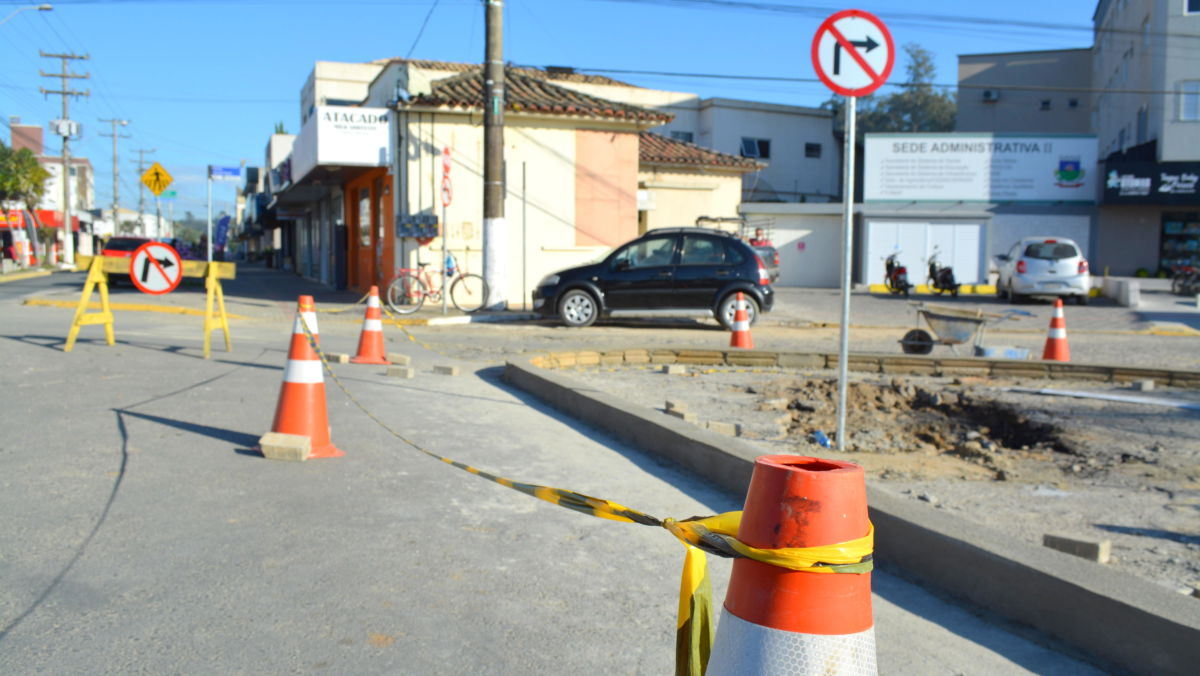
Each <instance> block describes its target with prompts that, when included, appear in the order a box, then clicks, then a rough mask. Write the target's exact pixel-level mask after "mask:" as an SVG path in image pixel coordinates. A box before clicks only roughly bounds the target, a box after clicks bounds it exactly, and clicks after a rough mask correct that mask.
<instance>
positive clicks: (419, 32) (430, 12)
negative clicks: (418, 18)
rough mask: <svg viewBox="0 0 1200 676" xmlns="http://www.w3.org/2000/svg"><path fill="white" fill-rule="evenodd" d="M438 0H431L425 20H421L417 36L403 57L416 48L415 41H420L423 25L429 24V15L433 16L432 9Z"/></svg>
mask: <svg viewBox="0 0 1200 676" xmlns="http://www.w3.org/2000/svg"><path fill="white" fill-rule="evenodd" d="M437 6H438V0H433V5H432V6H431V7H430V8H429V12H428V13H427V14H425V20H424V21H422V22H421V30H419V31H417V37H416V39H414V40H413V43H412V47H409V48H408V53H407V54H405V55H404V58H406V59H407V58H409V57H411V56H412V53H413V50H415V49H416V48H417V43H418V42H420V41H421V36H422V35H424V34H425V27H426V26H428V25H429V17H431V16H433V10H435V9H437Z"/></svg>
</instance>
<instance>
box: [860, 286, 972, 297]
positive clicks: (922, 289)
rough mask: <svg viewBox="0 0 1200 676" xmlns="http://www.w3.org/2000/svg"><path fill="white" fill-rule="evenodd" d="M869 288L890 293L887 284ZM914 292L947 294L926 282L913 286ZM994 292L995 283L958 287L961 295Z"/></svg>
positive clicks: (876, 291)
mask: <svg viewBox="0 0 1200 676" xmlns="http://www.w3.org/2000/svg"><path fill="white" fill-rule="evenodd" d="M867 290H868V291H870V292H871V293H889V291H888V288H887V286H886V285H884V284H871V285H870V286H869V287H868V289H867ZM912 293H914V294H921V295H927V296H937V295H945V294H937V293H935V292H934V291H933V290H932V289H930V288H929V287H928V286H926V285H924V284H918V285H917V286H915V287H913V289H912ZM994 293H996V287H995V285H993V284H963V285H961V286H959V287H958V295H960V296H963V295H966V296H986V295H990V294H994Z"/></svg>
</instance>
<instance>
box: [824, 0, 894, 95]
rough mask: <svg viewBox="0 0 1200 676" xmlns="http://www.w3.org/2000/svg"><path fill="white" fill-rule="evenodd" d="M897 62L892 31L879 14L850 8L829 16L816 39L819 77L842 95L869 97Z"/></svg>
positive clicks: (886, 77) (890, 72)
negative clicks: (880, 18)
mask: <svg viewBox="0 0 1200 676" xmlns="http://www.w3.org/2000/svg"><path fill="white" fill-rule="evenodd" d="M895 61H896V46H895V44H893V43H892V34H891V33H890V32H889V31H888V29H887V26H885V25H883V22H882V21H880V20H879V17H877V16H875V15H874V14H871V13H870V12H864V11H862V10H860V9H847V10H843V11H841V12H838V13H836V14H834V15H833V16H831V17H829V18H828V19H825V22H824V23H822V24H821V27H820V28H818V29H817V34H816V35H814V36H813V41H812V63H813V68H814V69H815V70H816V71H817V77H819V78H821V82H824V83H825V86H826V87H829V88H830V89H832V90H833V91H835V92H837V93H838V94H841V95H842V96H866V95H867V94H870V93H871V92H873V91H875V90H876V89H879V87H880V86H882V85H883V83H884V82H886V81H887V79H888V76H889V75H891V74H892V66H893V65H894V64H895Z"/></svg>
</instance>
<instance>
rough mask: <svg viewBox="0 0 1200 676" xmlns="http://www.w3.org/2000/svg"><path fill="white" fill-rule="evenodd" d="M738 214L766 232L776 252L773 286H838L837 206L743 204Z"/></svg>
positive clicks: (839, 232)
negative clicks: (777, 264)
mask: <svg viewBox="0 0 1200 676" xmlns="http://www.w3.org/2000/svg"><path fill="white" fill-rule="evenodd" d="M738 211H739V212H740V213H741V215H742V216H743V217H744V218H745V219H746V220H747V221H748V223H749V224H750V226H751V227H762V228H763V229H764V230H766V231H767V233H768V234H769V236H770V237H771V242H772V243H773V244H774V245H775V249H776V250H777V251H778V252H779V279H778V280H777V281H776V282H775V284H776V285H777V286H800V287H815V288H830V289H832V288H838V287H839V286H841V279H842V277H841V270H842V255H841V252H842V208H841V205H840V204H800V203H795V202H791V203H762V202H744V203H742V205H741V206H740V207H738Z"/></svg>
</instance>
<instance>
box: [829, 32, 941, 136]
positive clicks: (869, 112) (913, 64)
mask: <svg viewBox="0 0 1200 676" xmlns="http://www.w3.org/2000/svg"><path fill="white" fill-rule="evenodd" d="M904 52H905V54H907V55H908V64H907V65H906V66H905V73H906V77H905V80H904V84H903V85H901V89H900V91H897V92H893V93H891V94H887V95H886V96H876V95H874V94H872V95H870V96H863V97H860V98H859V99H858V104H857V107H858V120H857V129H856V131H857V133H856V134H855V135H856V136H859V135H861V134H863V133H866V132H884V131H892V132H895V131H911V132H917V131H920V132H936V131H954V115H955V109H956V107H957V101H956V97H955V95H954V92H952V91H950V90H949V89H947V88H942V89H937V88H935V87H934V85H933V80H934V77H935V76H936V75H937V68H936V66H934V65H933V54H932V53H931V52H929V51H928V50H926V49H924V48H922V47H921V46H920V45H918V44H916V43H915V42H910V43H908V44H906V45H904ZM844 103H845V102H844V100H843V98H842V97H840V96H834V97H832V98H830V99H829V100H828V101H826V102H825V103H823V104H821V107H822V108H827V109H832V110H833V111H834V112H835V115H836V117H837V126H838V128H841V129H844V128H845V122H844V120H843V119H842V116H843V105H844Z"/></svg>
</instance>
